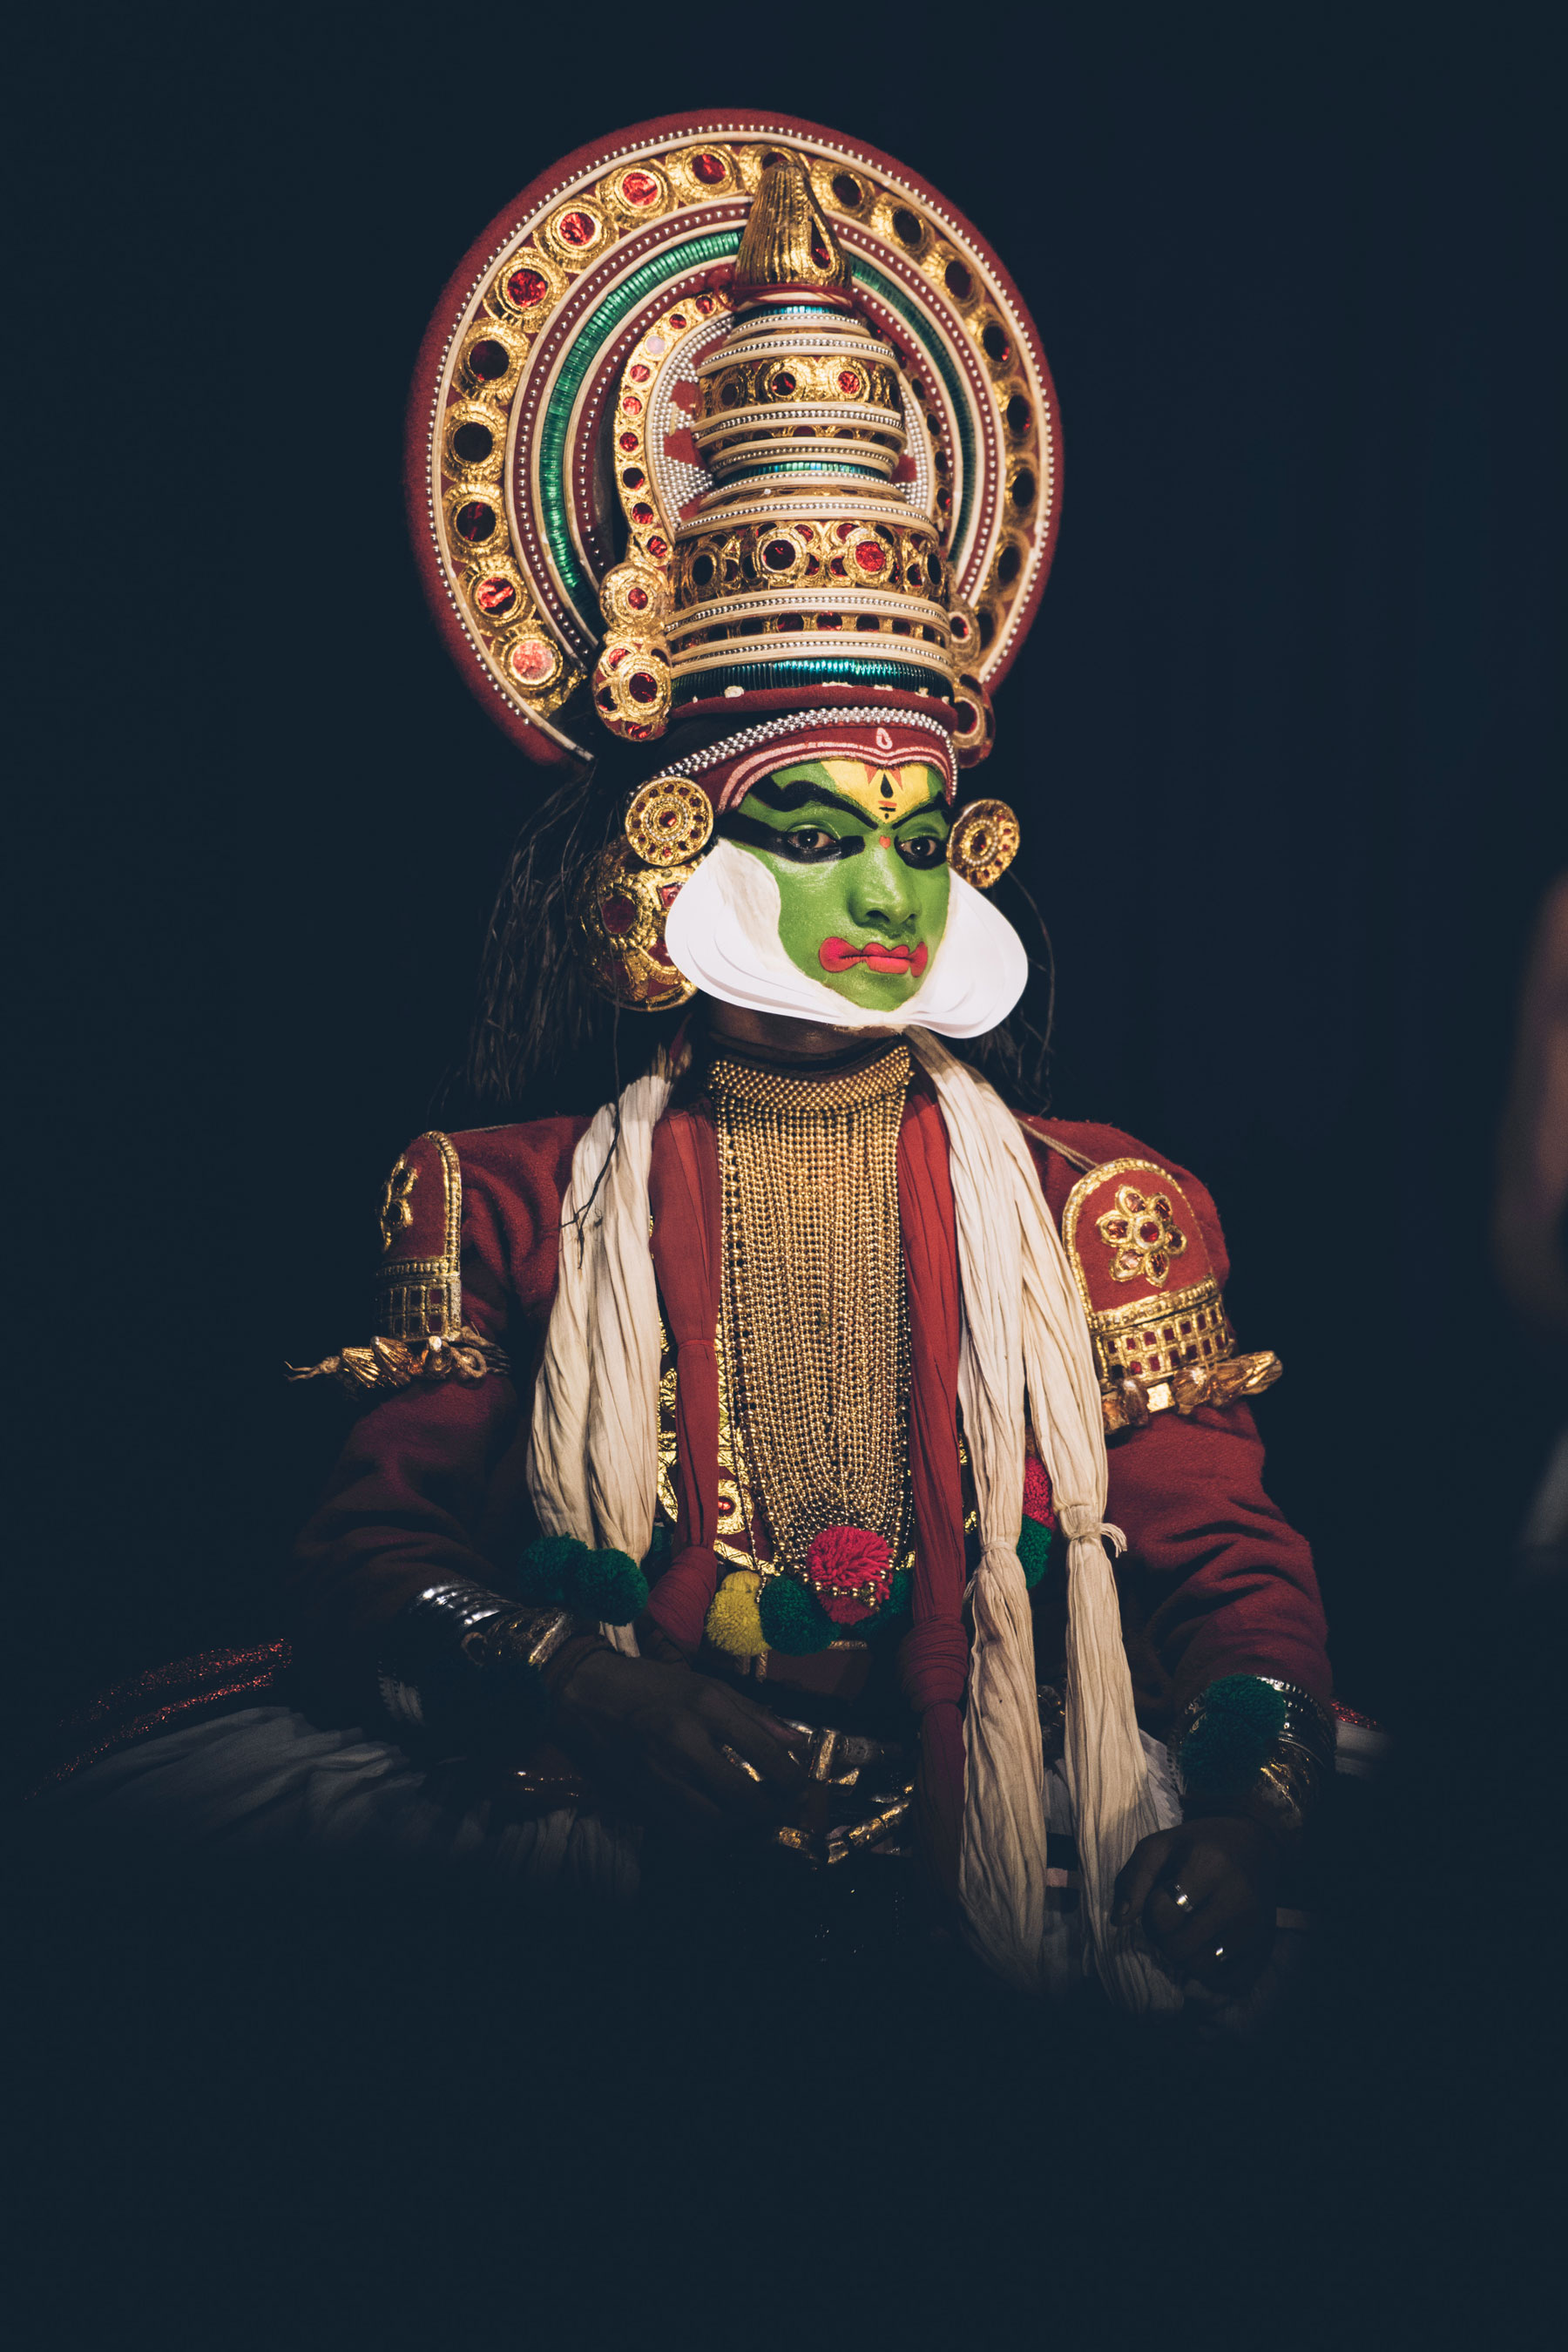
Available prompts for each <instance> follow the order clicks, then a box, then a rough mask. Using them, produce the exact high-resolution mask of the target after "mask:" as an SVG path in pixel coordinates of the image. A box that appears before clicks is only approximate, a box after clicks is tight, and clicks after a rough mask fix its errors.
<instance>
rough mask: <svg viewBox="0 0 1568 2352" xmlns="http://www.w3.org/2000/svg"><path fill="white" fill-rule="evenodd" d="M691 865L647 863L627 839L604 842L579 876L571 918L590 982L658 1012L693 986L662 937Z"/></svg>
mask: <svg viewBox="0 0 1568 2352" xmlns="http://www.w3.org/2000/svg"><path fill="white" fill-rule="evenodd" d="M696 870H697V869H696V867H695V866H666V867H662V868H661V867H659V866H645V865H644V864H643V863H642V861H641V859H640V858H639V857H638V856H637V853H636V852H635V850H634V849H633V848H632V845H631V844H630V842H628V841H625V840H622V841H613V842H611V844H610V845H609V846H608V848H606V849H602V850H601V851H600V852H599V855H598V856H596V857H595V859H594V861H593V863H592V864H591V865H590V866H589V867H588V870H587V872H586V874H585V875H584V879H583V883H582V887H581V888H580V889H579V891H578V894H577V901H576V908H575V919H576V923H577V929H578V932H579V936H580V938H581V940H582V942H583V950H584V956H585V958H586V961H587V965H588V969H589V971H590V973H591V974H592V976H593V980H594V984H595V987H596V988H597V989H598V990H599V992H600V993H601V995H604V996H607V997H608V998H609V1000H610V1002H611V1003H613V1004H621V1005H625V1006H626V1007H627V1008H628V1009H636V1010H637V1011H639V1012H643V1013H663V1012H666V1011H668V1008H669V1007H670V1006H671V1005H675V1004H684V1003H686V1002H687V1000H688V999H689V997H691V996H692V995H694V994H695V990H694V989H693V986H692V983H691V982H689V980H688V979H687V978H686V977H685V975H684V974H683V973H681V972H679V971H677V970H676V968H675V966H674V964H673V963H672V962H671V961H670V960H669V955H668V950H667V949H666V947H665V944H664V926H665V919H666V917H667V916H668V913H669V909H670V908H671V907H672V906H673V905H674V903H675V899H676V897H677V894H678V893H679V890H680V889H681V887H683V885H684V884H685V883H687V882H689V880H690V878H691V877H692V875H693V874H694V873H695V872H696Z"/></svg>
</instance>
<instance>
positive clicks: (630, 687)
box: [626, 669, 658, 702]
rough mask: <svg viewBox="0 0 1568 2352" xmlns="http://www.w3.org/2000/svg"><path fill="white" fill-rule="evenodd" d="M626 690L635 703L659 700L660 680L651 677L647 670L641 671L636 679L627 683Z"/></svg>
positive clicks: (630, 679) (632, 678)
mask: <svg viewBox="0 0 1568 2352" xmlns="http://www.w3.org/2000/svg"><path fill="white" fill-rule="evenodd" d="M626 690H627V692H628V693H629V694H630V696H631V698H632V700H633V701H634V702H657V701H658V678H657V677H652V676H650V674H649V673H648V672H647V670H646V669H639V670H638V671H637V674H636V675H635V677H631V678H629V679H628V680H627V681H626Z"/></svg>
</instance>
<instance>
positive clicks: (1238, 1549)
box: [1026, 1119, 1332, 1730]
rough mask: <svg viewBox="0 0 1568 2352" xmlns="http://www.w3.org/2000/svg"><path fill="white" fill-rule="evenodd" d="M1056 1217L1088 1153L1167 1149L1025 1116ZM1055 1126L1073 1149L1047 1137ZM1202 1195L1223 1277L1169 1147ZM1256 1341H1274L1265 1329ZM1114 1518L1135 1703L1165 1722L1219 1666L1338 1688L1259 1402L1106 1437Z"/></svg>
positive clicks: (1165, 1415)
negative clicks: (1271, 1492)
mask: <svg viewBox="0 0 1568 2352" xmlns="http://www.w3.org/2000/svg"><path fill="white" fill-rule="evenodd" d="M1026 1133H1027V1134H1028V1136H1029V1141H1030V1146H1031V1149H1032V1150H1033V1151H1034V1153H1035V1158H1036V1160H1037V1165H1038V1167H1039V1170H1040V1175H1041V1181H1042V1182H1043V1183H1044V1186H1045V1191H1046V1197H1047V1202H1049V1204H1050V1207H1051V1211H1052V1213H1053V1214H1054V1215H1055V1217H1056V1219H1057V1222H1058V1225H1059V1224H1060V1223H1061V1218H1062V1211H1063V1208H1064V1206H1065V1205H1066V1202H1067V1197H1068V1193H1069V1192H1070V1191H1071V1190H1072V1188H1073V1186H1074V1184H1076V1183H1077V1181H1078V1180H1079V1176H1080V1174H1081V1173H1082V1172H1083V1163H1085V1162H1089V1163H1098V1162H1100V1161H1102V1160H1114V1159H1121V1158H1140V1159H1148V1158H1150V1157H1153V1158H1156V1159H1159V1158H1160V1155H1159V1154H1151V1153H1150V1152H1149V1151H1148V1149H1147V1147H1146V1146H1144V1145H1142V1144H1140V1143H1138V1142H1137V1141H1135V1140H1134V1139H1133V1138H1132V1137H1131V1136H1127V1135H1123V1134H1121V1132H1120V1130H1119V1129H1115V1128H1110V1127H1098V1126H1089V1125H1081V1126H1080V1125H1070V1124H1068V1123H1067V1122H1065V1121H1061V1120H1055V1119H1052V1120H1037V1121H1033V1122H1026ZM1046 1138H1050V1139H1054V1140H1056V1141H1058V1142H1060V1143H1062V1144H1065V1145H1067V1146H1068V1148H1069V1149H1070V1150H1072V1151H1074V1152H1075V1153H1076V1154H1077V1155H1078V1160H1077V1161H1076V1162H1075V1161H1074V1160H1069V1159H1068V1158H1066V1157H1064V1156H1063V1154H1062V1153H1061V1152H1059V1151H1057V1150H1049V1149H1047V1147H1046V1144H1045V1141H1044V1139H1046ZM1161 1164H1162V1165H1163V1166H1164V1167H1166V1168H1168V1169H1169V1171H1170V1172H1171V1174H1172V1176H1173V1178H1174V1179H1175V1180H1176V1181H1177V1182H1178V1183H1179V1184H1180V1185H1181V1186H1182V1188H1183V1190H1184V1192H1186V1194H1187V1196H1188V1198H1189V1199H1190V1200H1191V1202H1193V1205H1194V1207H1195V1209H1196V1211H1197V1213H1198V1219H1199V1223H1201V1225H1202V1227H1203V1236H1204V1240H1205V1243H1206V1244H1207V1248H1208V1254H1209V1258H1210V1261H1211V1263H1212V1265H1213V1267H1214V1271H1215V1278H1216V1279H1217V1281H1218V1282H1219V1284H1220V1286H1221V1287H1222V1288H1223V1286H1224V1284H1225V1282H1226V1277H1227V1276H1228V1274H1229V1271H1230V1262H1229V1259H1228V1257H1227V1255H1226V1246H1225V1235H1224V1234H1223V1233H1222V1231H1221V1229H1220V1222H1219V1217H1218V1214H1217V1213H1216V1212H1215V1205H1214V1202H1213V1201H1212V1200H1211V1199H1210V1198H1209V1195H1208V1192H1206V1190H1205V1187H1204V1186H1203V1185H1202V1184H1201V1183H1199V1181H1198V1180H1197V1179H1196V1177H1194V1176H1192V1175H1190V1174H1188V1172H1187V1171H1185V1170H1184V1169H1183V1168H1180V1167H1178V1166H1177V1164H1176V1163H1175V1161H1173V1160H1161ZM1259 1344H1264V1345H1266V1344H1267V1339H1266V1337H1265V1339H1264V1340H1263V1341H1262V1342H1260V1343H1259ZM1108 1450H1109V1454H1110V1496H1109V1501H1108V1503H1107V1512H1106V1515H1107V1517H1109V1518H1110V1520H1111V1521H1112V1522H1113V1523H1114V1524H1115V1525H1116V1526H1117V1527H1119V1528H1121V1529H1122V1531H1123V1532H1124V1534H1125V1535H1126V1537H1127V1542H1128V1551H1127V1556H1126V1558H1125V1559H1122V1560H1121V1561H1120V1562H1119V1563H1118V1570H1117V1580H1118V1584H1119V1586H1120V1589H1121V1602H1122V1621H1123V1631H1124V1633H1125V1636H1126V1640H1127V1647H1128V1654H1129V1657H1130V1659H1131V1664H1132V1674H1133V1687H1134V1690H1135V1692H1136V1694H1137V1698H1138V1708H1139V1714H1140V1716H1141V1717H1143V1718H1144V1719H1145V1720H1146V1721H1147V1722H1148V1724H1149V1726H1150V1727H1151V1728H1152V1729H1156V1730H1157V1729H1163V1728H1164V1727H1166V1726H1167V1725H1168V1724H1169V1722H1170V1721H1171V1720H1172V1719H1173V1717H1174V1716H1175V1715H1177V1714H1179V1713H1180V1711H1181V1709H1182V1708H1183V1707H1184V1706H1185V1705H1186V1704H1187V1702H1188V1700H1189V1699H1191V1698H1193V1697H1194V1696H1196V1694H1197V1693H1198V1692H1199V1691H1201V1690H1202V1689H1203V1688H1204V1687H1205V1685H1207V1684H1209V1683H1211V1682H1213V1681H1215V1679H1216V1678H1217V1677H1218V1676H1220V1675H1234V1674H1265V1675H1278V1676H1279V1677H1280V1678H1281V1679H1282V1680H1284V1681H1287V1682H1293V1683H1300V1685H1302V1687H1303V1688H1304V1689H1306V1690H1309V1691H1310V1692H1311V1693H1312V1695H1313V1696H1314V1697H1315V1698H1319V1699H1325V1700H1326V1699H1327V1698H1328V1696H1329V1694H1330V1691H1331V1687H1332V1680H1331V1673H1330V1668H1329V1661H1328V1656H1327V1653H1326V1650H1325V1647H1324V1640H1325V1633H1324V1625H1323V1610H1322V1602H1321V1600H1320V1598H1319V1594H1318V1580H1317V1577H1316V1575H1315V1574H1314V1572H1313V1569H1312V1555H1311V1550H1310V1547H1309V1545H1308V1543H1307V1541H1306V1538H1304V1537H1303V1536H1300V1535H1299V1534H1298V1533H1297V1532H1296V1530H1295V1528H1292V1527H1291V1526H1289V1523H1288V1522H1287V1521H1286V1519H1285V1518H1284V1517H1282V1516H1281V1514H1280V1512H1279V1507H1278V1506H1277V1505H1276V1504H1274V1503H1273V1502H1272V1501H1270V1499H1269V1497H1268V1494H1267V1493H1266V1492H1265V1490H1264V1486H1263V1444H1262V1440H1261V1439H1260V1438H1259V1436H1258V1428H1257V1424H1256V1423H1255V1422H1254V1420H1253V1417H1252V1412H1251V1408H1250V1407H1249V1406H1247V1405H1246V1404H1233V1405H1228V1406H1226V1407H1225V1408H1224V1409H1223V1410H1220V1409H1216V1408H1215V1407H1214V1406H1210V1405H1200V1406H1199V1407H1198V1408H1197V1410H1196V1411H1195V1412H1193V1413H1192V1414H1191V1415H1189V1416H1188V1417H1186V1418H1185V1419H1184V1418H1183V1416H1182V1415H1181V1414H1179V1413H1176V1412H1161V1413H1156V1414H1155V1415H1154V1416H1153V1417H1152V1419H1151V1421H1150V1422H1149V1423H1148V1426H1147V1427H1146V1428H1143V1429H1131V1430H1124V1431H1122V1432H1121V1433H1119V1434H1117V1435H1116V1436H1113V1437H1112V1438H1111V1439H1110V1444H1109V1449H1108Z"/></svg>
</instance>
